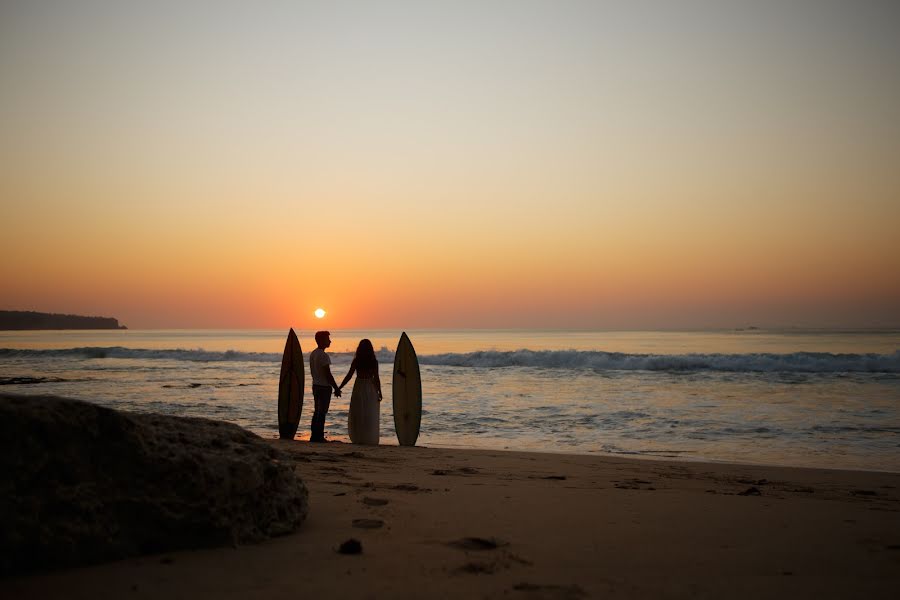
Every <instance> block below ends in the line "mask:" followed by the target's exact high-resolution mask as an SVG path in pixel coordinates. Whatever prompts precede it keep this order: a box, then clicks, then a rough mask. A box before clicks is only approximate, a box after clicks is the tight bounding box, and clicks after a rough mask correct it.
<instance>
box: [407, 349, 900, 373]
mask: <svg viewBox="0 0 900 600" xmlns="http://www.w3.org/2000/svg"><path fill="white" fill-rule="evenodd" d="M419 362H420V363H422V364H427V365H446V366H455V367H494V368H496V367H539V368H550V369H594V370H598V371H729V372H795V373H900V351H897V352H894V353H893V354H830V353H827V352H794V353H790V354H768V353H759V354H624V353H620V352H600V351H579V350H515V351H511V352H501V351H493V350H490V351H481V352H469V353H466V354H435V355H431V356H422V357H420V358H419Z"/></svg>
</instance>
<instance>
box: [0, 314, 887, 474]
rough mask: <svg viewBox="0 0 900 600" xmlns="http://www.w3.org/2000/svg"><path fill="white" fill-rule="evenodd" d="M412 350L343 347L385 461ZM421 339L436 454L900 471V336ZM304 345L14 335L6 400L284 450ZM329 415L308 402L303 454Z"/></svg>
mask: <svg viewBox="0 0 900 600" xmlns="http://www.w3.org/2000/svg"><path fill="white" fill-rule="evenodd" d="M400 333H401V332H400V331H399V330H372V331H350V330H343V331H332V340H333V344H332V347H331V348H330V350H329V352H330V353H331V354H332V360H333V367H332V370H333V372H334V375H335V378H336V379H337V380H338V382H340V380H341V379H342V378H343V376H344V375H345V374H346V372H347V369H348V367H349V364H350V360H351V358H352V355H353V351H354V350H355V348H356V344H357V343H358V341H359V340H360V339H361V338H363V337H368V338H369V339H371V340H372V342H373V344H374V345H375V347H376V348H377V349H379V350H378V359H379V361H380V373H381V379H382V386H383V389H384V391H385V401H384V403H383V404H382V410H381V440H382V443H384V444H396V443H397V441H396V437H395V435H394V427H393V414H392V408H391V402H390V389H391V372H392V364H393V350H394V348H395V347H396V344H397V340H398V338H399V336H400ZM407 333H408V335H409V336H410V339H411V340H412V342H413V344H414V346H415V348H416V351H417V353H418V355H419V361H420V364H421V371H422V388H423V395H424V400H423V409H424V410H423V416H422V431H421V435H420V436H419V442H418V443H419V445H424V446H433V447H468V448H491V449H509V450H529V451H539V452H566V453H579V454H607V455H618V456H623V455H624V456H633V457H643V458H666V459H677V460H689V461H725V462H736V463H750V464H769V465H786V466H807V467H825V468H841V469H863V470H878V471H894V472H900V330H884V331H881V330H879V331H869V330H865V331H826V330H759V329H746V330H733V331H728V330H721V331H686V332H674V331H671V332H670V331H637V332H623V331H559V330H552V331H551V330H546V331H545V330H421V331H416V330H410V331H408V332H407ZM286 334H287V332H286V331H281V330H278V331H273V330H230V331H225V330H223V331H218V330H215V331H214V330H146V331H139V330H123V331H27V332H12V331H6V332H0V384H2V387H0V390H3V391H6V392H12V393H19V394H33V395H35V394H54V395H59V396H69V397H74V398H82V399H84V400H88V401H91V402H96V403H98V404H102V405H104V406H110V407H113V408H118V409H124V410H132V411H144V412H146V411H151V412H160V413H166V414H172V415H185V416H197V417H207V418H212V419H219V420H224V421H230V422H232V423H237V424H238V425H241V426H242V427H246V428H247V429H250V430H251V431H254V432H255V433H257V434H259V435H261V436H263V437H266V438H276V437H277V436H278V425H277V410H276V404H277V391H278V374H279V369H280V365H281V362H280V361H281V353H282V351H283V348H284V342H285V337H286ZM298 335H299V336H300V343H301V345H302V347H303V350H304V352H305V353H308V352H309V351H310V350H312V349H313V348H314V347H315V342H314V341H313V331H298ZM307 365H308V358H307ZM308 379H309V378H308V377H307V380H308ZM308 385H309V382H308V381H307V386H308ZM351 386H352V383H351V384H349V385H348V387H347V388H345V390H346V392H347V393H346V394H345V395H344V396H343V397H342V398H334V399H333V400H332V404H331V410H330V412H329V414H328V420H327V422H326V435H327V436H328V437H329V438H331V439H335V440H343V441H348V437H347V411H348V404H349V391H350V388H351ZM311 416H312V396H311V393H310V391H309V389H307V393H306V400H305V402H304V408H303V415H302V419H301V422H300V429H299V431H298V438H303V439H305V438H308V436H309V420H310V417H311Z"/></svg>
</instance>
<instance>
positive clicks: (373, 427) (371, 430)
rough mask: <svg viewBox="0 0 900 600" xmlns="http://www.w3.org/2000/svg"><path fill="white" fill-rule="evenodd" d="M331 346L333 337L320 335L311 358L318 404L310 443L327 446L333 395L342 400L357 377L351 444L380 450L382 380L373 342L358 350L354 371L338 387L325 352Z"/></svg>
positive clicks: (349, 425) (352, 402) (352, 399)
mask: <svg viewBox="0 0 900 600" xmlns="http://www.w3.org/2000/svg"><path fill="white" fill-rule="evenodd" d="M329 346H331V333H330V332H328V331H317V332H316V349H315V350H313V351H312V352H310V354H309V370H310V372H311V373H312V391H313V399H314V400H315V411H314V412H313V417H312V423H311V425H310V430H311V435H310V437H309V441H310V442H325V441H327V440H326V439H325V415H326V414H327V413H328V407H329V406H330V405H331V392H332V390H334V395H335V396H337V397H338V398H340V397H341V390H342V389H343V388H344V386H345V385H347V382H348V381H350V379H351V378H352V377H353V373H354V372H355V373H356V383H354V384H353V394H352V395H351V397H350V417H349V419H348V423H347V428H348V429H349V431H350V441H351V442H353V443H354V444H368V445H373V446H377V445H378V438H379V425H378V419H379V417H380V407H379V405H380V402H381V398H382V397H381V380H380V379H379V378H378V359H377V358H376V357H375V349H374V348H373V347H372V342H370V341H369V340H367V339H364V340H362V341H360V342H359V346H358V347H357V348H356V355H355V356H354V357H353V362H351V363H350V371H348V372H347V376H346V377H344V381H342V382H341V385H338V384H337V383H336V382H335V380H334V376H332V374H331V357H330V356H328V353H327V352H325V350H326V349H327V348H328V347H329Z"/></svg>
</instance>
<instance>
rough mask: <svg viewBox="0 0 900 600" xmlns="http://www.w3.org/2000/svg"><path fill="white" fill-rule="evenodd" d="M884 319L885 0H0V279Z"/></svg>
mask: <svg viewBox="0 0 900 600" xmlns="http://www.w3.org/2000/svg"><path fill="white" fill-rule="evenodd" d="M319 306H321V307H323V308H325V309H326V310H327V311H328V315H327V316H326V318H325V319H324V320H323V323H325V324H326V326H327V327H329V328H335V329H337V328H346V327H355V328H364V327H402V328H417V327H490V328H501V327H573V328H594V327H596V328H639V329H643V328H695V327H740V326H747V325H756V326H763V327H765V326H840V327H857V326H900V3H896V2H890V1H874V0H873V1H865V0H862V1H859V2H831V1H828V0H809V1H794V2H781V1H771V2H767V1H753V2H727V1H722V0H715V1H713V0H710V1H708V2H699V1H694V2H671V1H662V0H661V1H659V2H642V1H638V2H599V1H597V2H568V1H561V2H549V1H548V2H520V1H509V2H488V1H479V2H464V1H458V2H441V3H438V2H333V1H329V2H224V1H209V2H185V1H179V2H166V1H154V2H124V1H113V0H110V1H108V2H95V1H79V2H70V1H58V2H50V1H46V2H33V1H25V0H23V1H9V0H5V1H3V2H2V3H0V309H13V310H39V311H48V312H64V313H77V314H88V315H104V316H113V317H116V318H118V319H119V320H120V321H121V322H123V323H124V324H126V325H128V326H129V327H131V328H144V327H187V328H191V327H283V326H288V325H293V326H297V327H303V328H309V327H314V326H315V325H316V323H314V317H313V314H312V313H313V310H314V309H315V308H316V307H319Z"/></svg>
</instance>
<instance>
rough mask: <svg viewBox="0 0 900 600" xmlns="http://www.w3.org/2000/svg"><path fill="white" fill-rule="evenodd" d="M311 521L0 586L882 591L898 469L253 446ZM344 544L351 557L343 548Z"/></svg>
mask: <svg viewBox="0 0 900 600" xmlns="http://www.w3.org/2000/svg"><path fill="white" fill-rule="evenodd" d="M266 441H267V443H269V444H271V445H272V446H274V447H276V448H278V449H279V450H282V451H284V453H285V457H286V458H285V460H290V461H293V463H294V465H295V467H296V470H297V472H298V473H299V474H300V475H301V477H302V478H303V480H304V482H305V483H306V485H307V486H308V488H309V493H310V513H309V516H308V519H307V521H306V522H305V523H304V524H303V525H302V526H301V528H300V529H299V530H298V531H297V532H295V533H294V534H291V535H288V536H284V537H279V538H275V539H272V540H269V541H267V542H263V543H261V544H256V545H247V546H240V547H237V548H213V549H206V550H194V551H185V552H174V553H166V554H162V555H155V556H144V557H139V558H133V559H127V560H122V561H118V562H114V563H107V564H101V565H96V566H91V567H86V568H78V569H70V570H64V571H55V572H48V573H40V574H34V575H29V576H19V577H15V578H10V579H6V580H3V581H0V595H2V596H8V597H16V596H18V597H46V598H56V597H59V598H61V597H66V598H97V597H101V598H103V597H107V598H121V597H131V598H158V597H189V596H201V597H205V596H216V597H219V598H222V597H224V598H246V597H254V596H266V597H276V598H278V597H288V596H295V595H297V594H303V595H310V594H312V595H315V596H322V597H325V596H333V597H343V598H370V597H371V598H423V597H444V598H454V597H481V598H588V597H621V598H655V597H687V596H693V597H696V596H699V597H722V596H729V597H738V598H742V597H746V598H751V597H753V598H758V597H760V596H761V595H763V597H773V596H774V597H783V596H788V595H790V596H794V597H813V596H815V597H817V598H840V597H850V596H861V595H866V596H868V597H889V596H890V595H892V593H893V592H895V591H896V589H897V586H898V584H900V569H898V567H900V519H898V516H900V515H898V513H900V474H897V473H885V472H872V471H847V470H831V469H807V468H798V467H773V466H765V465H738V464H727V463H709V462H706V463H698V462H691V461H672V460H656V459H645V458H640V459H637V460H635V458H633V457H624V458H619V457H608V456H592V455H581V454H556V453H534V452H519V451H511V450H474V449H464V448H459V449H449V448H426V447H413V448H410V447H399V446H378V447H367V446H358V445H352V444H346V443H340V442H332V443H328V444H310V443H307V442H301V441H281V440H266ZM350 539H356V540H358V541H359V542H360V543H361V547H362V553H361V554H358V555H346V554H341V553H339V552H338V551H337V549H338V548H339V547H340V546H341V544H343V543H344V542H346V541H348V540H350Z"/></svg>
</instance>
